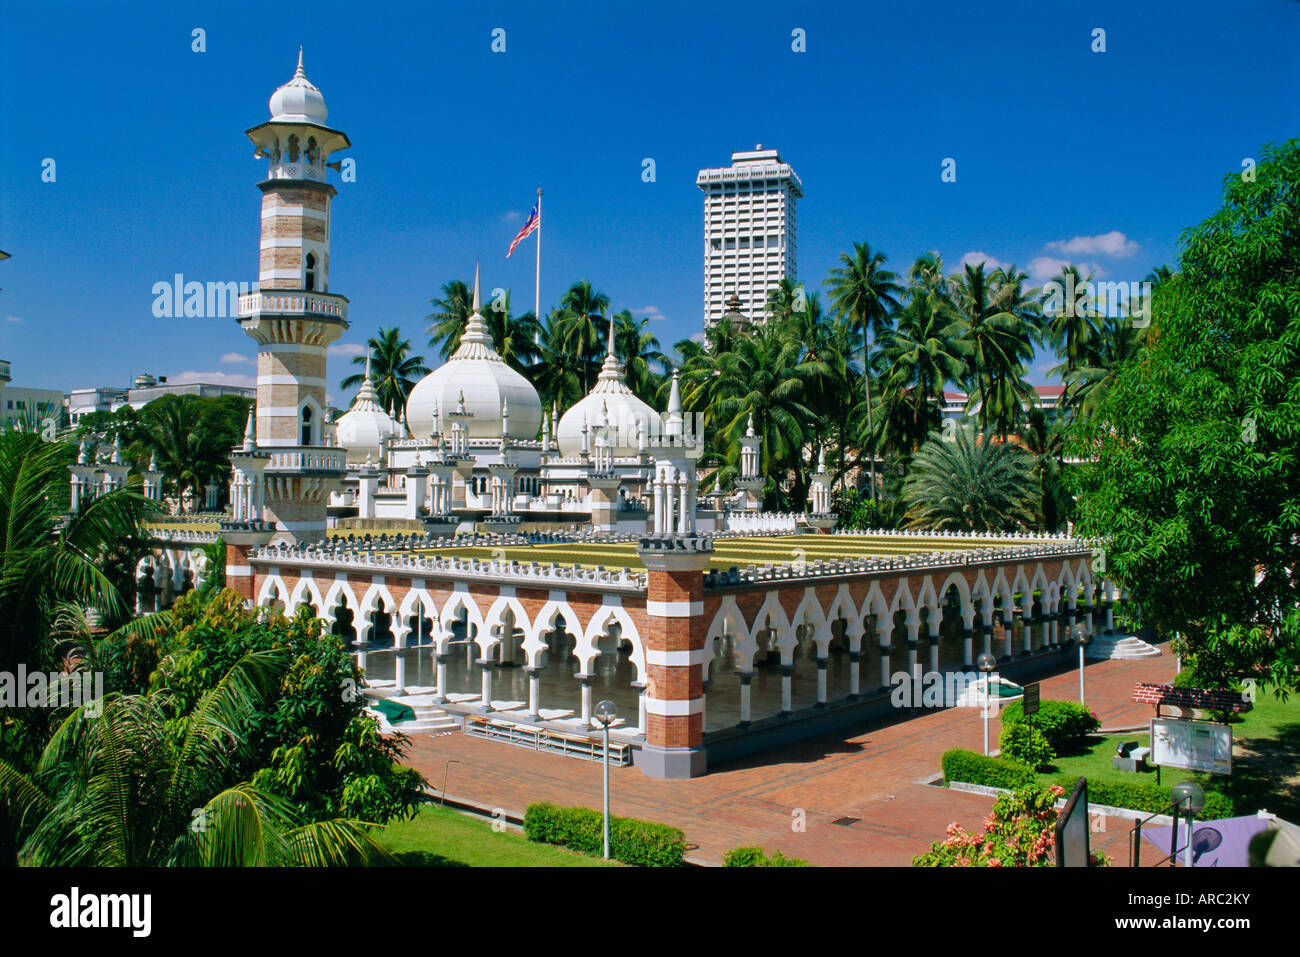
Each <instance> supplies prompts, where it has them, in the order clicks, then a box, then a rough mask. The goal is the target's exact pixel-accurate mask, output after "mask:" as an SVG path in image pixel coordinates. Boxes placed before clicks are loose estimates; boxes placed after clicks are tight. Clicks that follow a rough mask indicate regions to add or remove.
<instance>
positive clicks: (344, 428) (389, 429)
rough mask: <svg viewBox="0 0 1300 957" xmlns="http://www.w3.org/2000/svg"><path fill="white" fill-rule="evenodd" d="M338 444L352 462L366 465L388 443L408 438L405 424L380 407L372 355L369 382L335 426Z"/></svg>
mask: <svg viewBox="0 0 1300 957" xmlns="http://www.w3.org/2000/svg"><path fill="white" fill-rule="evenodd" d="M335 427H336V429H337V434H338V443H339V445H341V446H342V447H343V448H345V449H346V450H347V454H346V455H345V456H344V457H345V459H346V460H347V461H349V462H363V461H365V460H367V459H369V458H371V457H373V456H378V455H379V445H380V443H381V442H382V441H384V440H385V439H400V438H404V437H405V435H406V430H405V429H404V428H403V427H402V423H400V422H398V421H397V420H396V419H394V418H393V417H392V416H391V415H389V414H388V413H387V412H385V411H384V407H383V406H382V405H380V404H379V393H378V392H376V391H375V384H374V383H373V382H372V381H371V380H370V355H369V353H367V354H366V378H365V381H363V382H362V383H361V389H360V390H359V391H358V392H357V397H356V399H355V400H354V401H353V403H352V408H350V409H349V410H348V411H347V412H345V413H344V414H343V415H341V416H339V421H338V423H337V425H336V426H335Z"/></svg>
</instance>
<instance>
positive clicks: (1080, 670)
mask: <svg viewBox="0 0 1300 957" xmlns="http://www.w3.org/2000/svg"><path fill="white" fill-rule="evenodd" d="M1085 703H1086V702H1085V701H1084V700H1083V642H1082V641H1081V642H1079V704H1085Z"/></svg>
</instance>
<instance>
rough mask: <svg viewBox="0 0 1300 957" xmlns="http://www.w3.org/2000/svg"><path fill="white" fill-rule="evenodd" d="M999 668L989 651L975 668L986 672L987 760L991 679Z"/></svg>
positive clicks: (976, 663)
mask: <svg viewBox="0 0 1300 957" xmlns="http://www.w3.org/2000/svg"><path fill="white" fill-rule="evenodd" d="M997 666H998V660H997V659H996V658H994V657H993V656H992V655H991V654H989V653H988V652H987V651H986V652H984V653H983V654H981V655H980V656H979V657H978V658H976V659H975V667H976V668H978V669H979V670H980V671H982V672H984V757H986V758H987V757H988V756H989V694H990V692H991V691H992V688H991V687H990V677H991V675H992V674H993V669H994V668H996V667H997Z"/></svg>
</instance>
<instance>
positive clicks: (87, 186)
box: [0, 0, 1300, 403]
mask: <svg viewBox="0 0 1300 957" xmlns="http://www.w3.org/2000/svg"><path fill="white" fill-rule="evenodd" d="M196 27H197V28H202V29H203V30H204V31H206V47H207V49H206V52H202V53H196V52H193V51H192V50H191V43H192V41H191V31H192V30H193V29H194V28H196ZM497 27H500V28H503V29H504V30H505V31H506V52H505V53H493V52H492V51H491V49H490V45H491V41H492V37H491V32H492V30H493V29H494V28H497ZM1098 27H1100V28H1103V29H1105V31H1106V47H1107V49H1106V52H1105V53H1094V52H1092V50H1091V49H1090V47H1091V44H1092V35H1091V34H1092V31H1093V29H1094V28H1098ZM796 28H799V29H802V30H804V31H805V32H806V38H807V39H806V45H807V52H804V53H796V52H793V51H792V49H791V44H792V39H791V32H792V30H794V29H796ZM1297 37H1300V2H1296V0H1243V2H1233V3H1224V2H1217V3H1210V2H1192V0H1184V2H1179V3H1155V2H1143V3H1140V4H1138V3H1132V2H1131V0H1130V2H1118V3H1112V2H1088V3H1068V2H1050V3H1023V4H1011V3H998V2H986V3H978V4H975V3H909V4H899V3H888V4H883V3H856V2H855V3H849V2H842V3H810V2H799V3H791V2H785V3H769V2H761V0H753V2H747V3H744V4H732V3H710V4H699V3H695V4H685V3H683V4H675V3H662V2H656V3H654V4H636V5H631V4H621V3H609V2H603V3H602V2H596V3H576V2H575V3H545V4H538V3H529V4H524V3H496V4H492V3H486V4H479V3H475V4H457V5H446V4H431V5H424V4H421V5H419V6H412V7H409V8H407V7H401V6H390V5H387V4H383V3H378V2H372V3H367V4H357V3H347V4H332V3H329V2H319V3H312V4H310V5H297V6H296V7H295V6H293V5H290V6H274V5H272V6H269V7H268V6H267V5H266V4H242V3H216V2H199V3H190V4H183V3H176V4H167V5H162V4H158V5H155V4H143V3H142V4H122V3H96V4H76V5H72V4H66V3H59V2H57V0H56V2H43V3H40V4H34V3H28V2H10V3H8V4H6V8H5V14H4V23H3V26H0V64H3V66H2V67H0V69H2V70H3V83H2V86H0V184H2V185H0V189H2V192H0V249H4V250H5V251H7V252H9V253H11V254H12V256H13V258H12V259H10V260H8V261H6V262H4V263H0V288H2V289H3V291H2V292H0V358H5V359H9V360H10V361H11V362H12V363H13V376H14V381H13V384H14V385H25V386H43V387H47V388H59V389H65V390H66V389H70V388H76V387H84V386H91V385H115V384H124V383H125V382H127V381H128V380H129V378H130V377H131V376H133V375H135V374H137V373H140V372H145V371H148V372H152V373H154V374H161V375H167V376H169V378H171V380H172V381H176V380H178V379H183V378H201V379H205V380H218V381H220V380H225V381H232V382H238V383H246V382H248V381H250V380H251V374H252V372H253V365H252V361H251V360H252V358H253V357H254V355H255V350H254V348H253V343H252V341H251V340H249V339H248V338H247V337H245V336H244V335H243V334H242V332H240V330H239V328H238V325H237V324H236V322H235V321H234V320H232V319H157V318H155V317H154V316H153V314H152V310H151V307H152V303H153V295H152V293H151V288H152V286H153V284H154V283H155V282H158V281H161V280H170V279H171V277H172V276H173V275H174V274H175V273H183V274H184V276H185V277H186V279H187V280H199V281H204V282H206V281H209V280H211V281H230V280H248V281H253V280H255V279H256V278H257V248H258V223H259V219H258V210H259V202H260V193H259V192H258V190H257V187H256V183H257V182H258V181H259V180H260V179H261V178H262V176H263V174H264V172H265V163H264V161H260V160H254V159H253V157H252V146H251V144H250V143H249V142H248V140H247V139H246V137H245V136H244V130H245V129H247V128H249V127H251V126H253V125H255V124H257V123H260V122H262V121H264V120H265V119H266V118H267V116H268V112H267V99H268V97H269V96H270V94H271V93H272V91H274V90H275V88H276V87H277V86H279V85H280V84H282V83H284V82H285V81H286V80H288V79H289V77H290V76H291V75H292V74H293V69H294V65H295V60H296V57H297V52H298V46H299V44H302V45H303V46H304V47H305V65H306V71H307V75H308V77H309V78H310V79H311V80H312V82H314V83H315V84H316V85H317V86H318V87H320V89H321V90H322V92H323V93H324V95H325V98H326V102H327V103H328V105H329V110H330V116H329V121H330V125H332V126H335V127H336V128H339V129H342V130H344V131H345V132H347V133H348V135H349V136H350V137H351V140H352V142H353V144H354V146H353V148H352V149H351V150H349V151H347V152H346V153H344V154H341V155H343V156H351V157H353V158H354V159H355V160H356V172H357V179H356V182H355V183H338V184H336V185H338V188H339V196H338V197H337V198H336V200H335V203H334V213H333V217H334V218H333V234H332V251H331V257H332V258H331V277H330V287H331V291H334V292H338V293H342V294H343V295H345V296H347V297H348V298H349V299H350V300H351V306H350V309H351V314H350V317H351V321H352V328H351V329H350V330H349V332H348V333H347V334H345V336H344V338H343V340H342V341H341V346H340V347H336V348H335V350H334V354H333V356H332V358H331V365H330V373H329V375H330V378H331V380H332V381H333V382H334V383H335V384H336V383H337V381H338V380H339V379H341V378H342V377H343V376H344V375H346V374H347V373H348V372H349V371H351V370H350V368H349V367H348V366H347V363H348V361H349V360H348V356H347V354H346V353H347V352H348V347H349V346H351V347H352V349H353V350H354V351H355V350H358V349H359V346H358V345H357V344H359V343H361V342H363V341H364V340H365V338H366V337H367V336H369V335H372V334H374V333H375V331H376V330H377V329H378V327H379V326H381V325H384V326H388V325H393V324H397V325H399V326H400V327H401V328H402V330H403V332H404V333H405V334H406V335H407V336H408V337H410V338H411V339H412V340H413V341H414V342H415V344H416V345H417V346H418V347H420V351H422V352H424V354H425V355H426V356H428V357H429V358H430V359H432V350H429V349H427V348H425V342H426V341H427V340H426V336H425V334H424V329H425V325H426V322H425V316H426V315H427V314H428V313H429V311H430V307H429V299H430V298H431V297H432V296H434V295H436V294H437V292H438V289H439V287H440V286H441V285H442V283H444V282H446V281H447V280H449V279H451V278H455V277H460V278H465V279H469V278H471V277H472V275H473V269H474V262H475V260H481V262H482V269H483V281H484V285H485V286H486V287H488V288H492V287H494V286H503V287H510V288H511V289H512V291H513V297H514V302H515V304H516V307H517V308H519V309H527V308H531V303H532V296H533V245H532V240H531V239H530V240H525V242H524V243H523V244H521V247H520V249H519V250H518V251H517V252H516V253H515V256H514V257H513V258H512V259H511V260H509V261H507V260H506V259H505V253H506V248H507V246H508V245H509V242H510V239H511V238H512V237H513V235H514V233H515V232H516V231H517V229H518V227H519V225H520V224H521V223H522V220H523V217H524V216H526V215H527V212H528V209H529V208H530V206H531V204H532V201H533V199H534V198H535V197H534V193H535V190H536V188H537V186H538V185H539V184H540V185H542V186H543V187H544V188H545V190H546V196H545V205H544V207H543V212H544V235H545V239H544V246H543V254H542V271H543V272H542V301H543V308H545V306H546V304H547V303H548V302H551V303H553V302H554V301H555V300H556V299H557V298H558V297H559V296H560V295H561V293H562V292H563V290H564V289H565V288H566V287H567V286H568V285H569V283H571V282H573V281H574V280H577V279H590V280H591V281H592V282H593V283H595V284H596V286H597V287H598V288H599V289H601V290H603V291H604V292H606V293H607V294H608V295H609V296H610V298H611V299H612V300H613V303H614V306H615V308H623V307H626V308H630V309H632V310H633V311H634V312H635V313H637V314H638V315H647V314H648V315H652V316H654V317H655V321H654V328H655V331H656V333H657V334H658V336H659V338H660V340H661V342H662V343H663V345H664V346H665V348H667V347H668V346H670V345H671V344H672V343H673V342H676V341H677V340H679V339H682V338H686V337H687V336H690V335H692V334H694V333H697V332H698V331H699V328H700V324H701V315H702V298H703V272H702V270H703V265H702V249H703V242H702V194H701V193H700V192H699V190H698V189H697V188H696V187H695V184H694V183H695V174H696V171H697V170H698V169H699V168H701V167H704V166H719V165H726V164H727V162H729V158H730V154H731V152H732V151H733V150H736V149H747V148H750V147H752V146H753V145H754V144H755V143H759V142H761V143H763V144H764V145H765V146H775V147H777V148H779V149H780V150H781V152H782V156H783V158H784V159H785V160H786V161H787V162H790V163H791V164H793V165H794V167H795V169H796V170H797V171H798V173H799V175H800V176H801V178H802V180H803V183H804V189H805V194H806V195H805V198H804V199H803V200H802V201H801V202H800V204H799V210H798V244H799V248H798V260H799V278H800V279H801V280H802V281H804V282H805V283H806V284H807V285H808V286H809V288H810V289H820V288H821V283H822V280H823V279H824V277H825V275H826V272H827V270H828V269H829V268H830V267H831V266H832V265H833V264H834V261H835V259H836V258H837V256H838V255H839V253H840V252H842V251H844V250H846V249H848V248H850V246H851V243H852V242H854V241H855V240H856V241H861V240H867V241H869V242H870V243H871V244H872V245H873V246H875V247H878V248H880V249H882V250H884V251H885V252H886V253H887V254H888V256H889V258H890V263H891V265H892V266H893V267H894V268H895V269H897V270H899V271H906V268H907V267H908V265H910V263H911V262H912V260H913V259H914V258H915V257H916V256H917V255H919V254H920V253H922V252H925V251H927V250H930V249H934V250H937V251H939V252H940V253H941V254H942V255H943V256H944V258H945V261H946V262H947V264H948V265H949V266H950V267H951V268H953V269H955V268H956V267H957V265H958V263H959V262H960V261H961V260H962V259H963V257H967V256H970V255H973V254H981V255H983V256H986V257H988V258H990V259H991V260H994V261H997V262H1013V263H1015V264H1017V265H1018V266H1020V267H1021V268H1022V269H1026V270H1028V271H1030V272H1031V274H1033V275H1034V276H1035V278H1038V277H1039V276H1045V275H1046V274H1047V273H1051V272H1055V271H1056V270H1055V261H1057V260H1066V259H1069V260H1074V261H1078V262H1082V263H1088V264H1091V265H1092V266H1093V268H1094V269H1095V270H1096V271H1097V273H1098V275H1100V276H1104V277H1105V278H1110V279H1116V280H1140V279H1142V278H1143V277H1144V276H1145V275H1146V273H1147V272H1148V271H1149V270H1150V269H1151V268H1152V267H1153V266H1156V265H1158V264H1160V263H1170V264H1173V263H1174V262H1175V261H1176V257H1177V238H1178V235H1179V233H1180V232H1181V231H1182V230H1183V229H1184V228H1186V227H1187V226H1189V225H1191V224H1193V223H1195V222H1198V221H1199V220H1201V219H1203V218H1204V217H1205V216H1206V215H1208V214H1209V213H1210V212H1212V211H1213V210H1214V209H1215V208H1216V206H1217V203H1218V197H1219V193H1220V189H1221V181H1222V177H1223V176H1224V175H1225V174H1228V173H1231V172H1238V171H1240V169H1241V163H1242V160H1243V158H1246V157H1253V156H1257V155H1258V150H1259V147H1260V146H1261V144H1263V143H1265V142H1269V141H1275V140H1280V139H1285V138H1287V137H1289V136H1294V135H1296V133H1297V130H1298V129H1300V127H1298V125H1297V122H1296V120H1297V115H1296V113H1297V104H1298V103H1300V75H1298V73H1297V67H1296V57H1295V53H1294V51H1295V45H1296V41H1297ZM647 157H650V158H653V159H654V160H655V164H656V173H657V177H656V181H655V182H653V183H646V182H643V181H642V178H641V171H642V160H643V159H644V158H647ZM947 157H952V158H954V159H955V160H956V161H957V182H955V183H943V182H941V178H940V173H941V163H942V161H943V160H944V159H945V158H947ZM46 158H51V159H53V160H55V163H56V166H55V175H56V179H55V182H52V183H49V182H42V163H43V161H44V160H45V159H46ZM336 158H338V157H336ZM431 364H432V363H431ZM1049 365H1051V362H1050V361H1042V362H1040V363H1038V364H1037V366H1036V369H1037V374H1036V375H1035V376H1034V378H1035V381H1039V382H1045V381H1047V380H1046V379H1045V377H1044V376H1043V375H1042V370H1044V369H1045V368H1046V367H1048V366H1049ZM330 391H331V396H332V398H333V399H334V400H335V401H336V402H340V403H341V402H343V401H346V399H347V396H346V395H345V394H343V393H342V392H341V390H339V389H337V388H331V390H330Z"/></svg>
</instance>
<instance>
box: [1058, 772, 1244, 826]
mask: <svg viewBox="0 0 1300 957" xmlns="http://www.w3.org/2000/svg"><path fill="white" fill-rule="evenodd" d="M1077 780H1078V778H1077V777H1075V776H1072V775H1068V774H1067V775H1063V776H1061V777H1059V778H1057V779H1056V781H1055V782H1054V783H1056V784H1059V785H1060V786H1061V787H1063V788H1065V793H1066V794H1069V793H1070V791H1072V790H1073V789H1074V782H1075V781H1077ZM1172 801H1173V789H1172V788H1168V787H1165V786H1164V785H1161V784H1154V783H1151V782H1149V781H1131V782H1130V781H1125V782H1122V783H1113V782H1111V781H1089V782H1088V802H1089V803H1090V804H1108V805H1110V806H1111V807H1123V808H1128V809H1129V810H1132V811H1143V812H1145V813H1147V814H1159V813H1164V814H1168V813H1169V811H1168V808H1169V805H1170V803H1171V802H1172ZM1232 815H1233V803H1232V798H1230V797H1229V796H1228V795H1226V794H1220V793H1219V792H1218V791H1206V792H1205V808H1204V810H1202V811H1201V812H1200V813H1199V814H1198V815H1196V816H1197V818H1198V819H1199V820H1202V821H1211V820H1218V819H1219V818H1225V817H1232Z"/></svg>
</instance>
